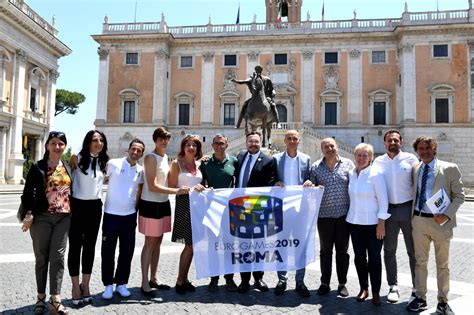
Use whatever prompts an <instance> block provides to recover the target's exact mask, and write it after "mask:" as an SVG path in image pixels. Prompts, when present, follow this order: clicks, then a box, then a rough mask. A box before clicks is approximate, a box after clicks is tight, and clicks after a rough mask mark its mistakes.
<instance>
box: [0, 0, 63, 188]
mask: <svg viewBox="0 0 474 315" xmlns="http://www.w3.org/2000/svg"><path fill="white" fill-rule="evenodd" d="M0 34H1V37H0V183H5V182H8V183H12V184H17V183H21V182H22V181H23V163H24V161H25V160H38V159H39V158H41V157H42V155H43V152H44V140H45V136H46V135H47V134H48V132H49V128H50V125H51V124H52V122H53V119H54V108H55V106H54V104H55V99H56V79H57V78H58V75H59V73H58V71H57V69H58V59H59V58H61V57H63V56H66V55H68V54H70V53H71V50H70V49H69V48H68V47H67V46H66V45H65V44H64V43H62V42H61V41H60V40H59V39H58V37H57V35H58V31H57V30H56V29H55V28H54V25H51V24H50V23H48V22H46V21H45V20H44V19H43V18H42V17H41V16H39V15H38V14H37V13H36V12H35V11H34V10H32V9H31V8H30V7H29V6H28V5H27V4H26V3H25V2H24V1H21V0H0Z"/></svg>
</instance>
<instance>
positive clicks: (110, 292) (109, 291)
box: [102, 284, 114, 300]
mask: <svg viewBox="0 0 474 315" xmlns="http://www.w3.org/2000/svg"><path fill="white" fill-rule="evenodd" d="M113 296H114V286H113V285H111V284H109V285H106V286H105V290H104V293H102V298H103V299H104V300H110V299H111V298H112V297H113Z"/></svg>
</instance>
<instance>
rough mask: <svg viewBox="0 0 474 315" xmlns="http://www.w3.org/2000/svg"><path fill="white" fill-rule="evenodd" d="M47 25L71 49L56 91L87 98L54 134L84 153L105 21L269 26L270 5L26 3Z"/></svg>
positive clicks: (334, 2)
mask: <svg viewBox="0 0 474 315" xmlns="http://www.w3.org/2000/svg"><path fill="white" fill-rule="evenodd" d="M26 2H27V3H28V5H29V6H30V7H31V8H32V9H33V10H34V11H36V12H37V13H38V14H40V15H41V16H42V17H43V18H44V19H45V20H47V21H51V20H52V17H53V15H54V16H55V21H56V22H55V27H56V28H57V30H58V31H59V34H58V36H59V39H60V40H61V41H62V42H63V43H64V44H66V45H67V46H68V47H69V48H71V49H72V53H71V54H70V55H69V56H66V57H63V58H61V59H60V60H59V72H60V77H59V78H58V80H57V88H59V89H66V90H70V91H76V92H80V93H82V94H84V95H85V96H86V101H85V102H84V103H83V104H81V105H80V106H79V111H78V113H77V114H75V115H69V114H66V113H62V114H60V115H58V116H56V119H55V122H54V127H53V128H54V130H60V131H64V132H65V133H66V135H67V138H68V147H72V148H73V149H74V150H76V149H79V148H80V146H81V144H82V139H83V137H84V135H85V134H86V133H87V131H89V130H90V129H93V128H94V120H95V114H96V104H97V86H98V70H99V57H98V55H97V47H98V46H99V45H98V44H97V43H96V42H95V41H94V40H93V39H92V38H91V35H93V34H101V32H102V23H103V22H104V16H105V15H107V16H108V18H109V23H126V22H134V21H136V22H157V21H160V19H161V13H163V14H164V15H165V19H166V23H167V24H168V26H185V25H205V24H207V23H208V21H209V17H210V18H211V21H212V24H234V23H235V21H236V17H237V11H238V8H239V4H240V23H241V24H244V23H251V22H252V20H253V16H254V14H256V16H257V23H263V22H265V0H26ZM406 2H407V4H408V11H410V12H423V11H436V10H437V8H438V9H439V10H443V11H444V10H466V9H467V8H468V0H406ZM404 5H405V0H325V1H324V19H325V20H326V21H328V20H350V19H352V18H353V11H354V10H356V12H357V18H358V19H375V18H400V17H401V15H402V13H403V10H404ZM322 7H323V0H303V7H302V10H301V16H302V19H303V20H306V16H307V12H309V14H310V19H311V20H313V21H316V20H320V19H321V11H322Z"/></svg>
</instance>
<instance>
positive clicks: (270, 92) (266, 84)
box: [231, 65, 280, 128]
mask: <svg viewBox="0 0 474 315" xmlns="http://www.w3.org/2000/svg"><path fill="white" fill-rule="evenodd" d="M262 70H263V68H262V66H261V65H256V66H255V72H254V73H253V76H252V77H251V78H248V79H247V80H236V79H231V81H232V82H235V83H238V84H247V86H248V87H249V89H250V92H252V86H251V84H252V79H253V78H254V77H255V76H256V75H258V76H260V77H261V78H262V81H263V89H264V92H265V96H266V98H267V101H268V103H270V109H271V111H272V113H273V115H274V116H275V121H276V122H277V123H279V122H280V120H279V119H278V112H277V110H276V104H275V101H274V99H273V98H274V97H275V94H276V93H275V90H274V89H273V83H272V80H270V78H269V77H266V76H264V75H262ZM250 99H251V98H249V99H248V100H246V101H245V103H244V105H242V109H241V111H240V114H239V119H238V120H237V125H236V126H235V128H240V124H241V123H242V119H243V118H244V116H245V113H246V112H247V106H248V104H249V101H250Z"/></svg>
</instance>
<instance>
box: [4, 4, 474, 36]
mask: <svg viewBox="0 0 474 315" xmlns="http://www.w3.org/2000/svg"><path fill="white" fill-rule="evenodd" d="M10 1H11V2H18V1H19V0H10ZM472 11H473V10H452V11H429V12H405V13H403V15H402V18H386V19H367V20H359V19H353V20H336V21H302V22H299V23H276V24H266V23H248V24H221V25H213V24H210V23H209V24H207V25H194V26H173V27H168V26H167V25H166V22H165V21H164V20H162V21H161V22H139V23H108V22H106V23H104V24H103V30H102V34H120V33H127V34H129V33H140V34H142V33H171V34H173V36H175V37H199V36H206V37H209V36H222V35H249V33H250V34H251V35H255V34H261V35H267V34H268V35H270V34H285V33H288V34H298V33H302V34H307V33H308V32H310V33H347V32H366V31H369V30H373V31H379V32H391V31H393V30H394V29H395V27H397V26H411V25H432V24H452V23H469V22H472V20H473V17H472V16H471V15H472V14H473V12H472ZM470 18H471V19H470Z"/></svg>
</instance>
